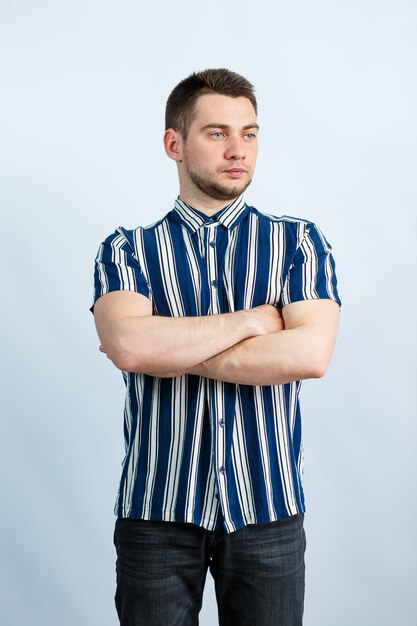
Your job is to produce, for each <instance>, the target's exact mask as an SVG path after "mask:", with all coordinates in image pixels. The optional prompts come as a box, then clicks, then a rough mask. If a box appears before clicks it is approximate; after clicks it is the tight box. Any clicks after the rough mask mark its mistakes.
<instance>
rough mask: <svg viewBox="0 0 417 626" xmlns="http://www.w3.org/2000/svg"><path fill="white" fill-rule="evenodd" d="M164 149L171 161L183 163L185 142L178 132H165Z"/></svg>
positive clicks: (172, 130) (169, 129) (169, 130)
mask: <svg viewBox="0 0 417 626" xmlns="http://www.w3.org/2000/svg"><path fill="white" fill-rule="evenodd" d="M164 148H165V152H166V153H167V155H168V156H169V158H170V159H173V160H174V161H177V162H178V163H181V161H182V148H183V140H182V137H181V135H180V133H179V132H178V131H176V130H174V129H173V128H168V130H166V131H165V132H164Z"/></svg>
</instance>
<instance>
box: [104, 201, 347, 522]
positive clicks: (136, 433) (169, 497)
mask: <svg viewBox="0 0 417 626" xmlns="http://www.w3.org/2000/svg"><path fill="white" fill-rule="evenodd" d="M117 290H128V291H135V292H138V293H140V294H143V295H144V296H146V297H148V298H149V299H150V300H151V302H152V307H153V314H154V315H162V316H172V317H178V316H196V315H214V314H216V313H228V312H233V311H237V310H242V309H247V308H252V307H255V306H258V305H261V304H265V303H268V304H272V305H274V306H277V307H279V308H283V307H285V306H286V305H287V304H289V303H292V302H296V301H300V300H310V299H318V298H327V299H331V300H335V301H336V302H338V303H339V304H340V300H339V296H338V294H337V287H336V277H335V270H334V261H333V257H332V254H331V247H330V245H329V244H328V243H327V241H326V239H325V238H324V236H323V234H322V233H321V231H320V230H319V228H318V227H317V226H316V225H314V224H313V223H311V222H308V221H305V220H300V219H295V218H291V217H273V216H270V215H266V214H264V213H261V212H260V211H258V210H256V209H255V208H253V207H250V206H248V205H246V204H245V202H244V200H243V197H240V198H238V199H237V200H235V201H234V202H233V203H232V204H230V205H228V206H227V207H225V208H224V209H223V210H222V211H219V212H218V213H217V214H216V215H214V216H213V217H211V218H209V217H208V216H206V215H204V214H203V213H201V212H199V211H197V210H195V209H193V208H192V207H190V206H188V205H187V204H185V203H184V202H182V201H181V200H179V199H177V200H176V202H175V207H174V209H173V210H172V211H170V212H169V213H168V214H167V215H166V216H165V217H164V218H163V219H162V220H160V221H158V222H156V223H155V224H152V225H151V226H147V227H144V228H142V227H139V228H136V229H135V230H126V229H124V228H118V229H117V230H116V231H115V233H114V234H112V235H110V236H109V237H108V238H107V239H106V240H105V241H104V242H103V243H102V244H101V246H100V249H99V251H98V254H97V258H96V263H95V293H94V301H96V300H97V298H99V297H100V296H102V295H103V294H105V293H108V292H111V291H117ZM123 377H124V381H125V384H126V400H125V410H124V437H125V446H126V455H125V458H124V462H123V469H122V476H121V481H120V488H119V492H118V496H117V501H116V506H115V513H116V515H117V516H119V517H132V518H140V519H146V520H162V521H176V522H189V523H193V524H197V525H200V526H202V527H204V528H206V529H208V530H217V529H220V528H223V529H225V530H226V532H232V531H235V530H237V529H239V528H242V527H244V526H245V525H247V524H253V523H258V524H260V523H267V522H270V521H275V520H278V519H282V518H284V517H286V516H289V515H294V514H296V513H301V512H304V510H305V507H304V493H303V487H302V461H303V450H302V435H301V418H300V407H299V393H300V386H301V383H300V382H299V381H295V382H292V383H289V384H285V385H274V386H250V385H237V384H231V383H224V382H221V381H216V380H210V379H206V378H203V377H198V376H191V375H183V376H178V377H176V378H157V377H152V376H148V375H145V374H141V373H130V372H123Z"/></svg>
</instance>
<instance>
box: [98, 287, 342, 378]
mask: <svg viewBox="0 0 417 626" xmlns="http://www.w3.org/2000/svg"><path fill="white" fill-rule="evenodd" d="M94 318H95V322H96V327H97V332H98V335H99V338H100V341H101V348H100V349H101V350H102V352H105V353H106V354H107V356H108V357H109V358H110V360H111V361H112V362H113V363H114V364H115V365H116V367H118V368H119V369H122V370H124V371H130V372H143V373H146V374H149V375H152V376H160V377H172V376H178V375H180V374H196V375H198V376H205V377H207V378H213V379H216V380H222V381H225V382H232V383H239V384H247V385H275V384H284V383H288V382H292V381H293V380H303V379H306V378H319V377H321V376H323V375H324V373H325V372H326V369H327V366H328V363H329V361H330V357H331V354H332V350H333V346H334V343H335V340H336V334H337V328H338V321H339V307H338V305H337V303H335V302H333V301H331V300H308V301H302V302H295V303H293V304H289V305H287V306H286V307H284V309H283V310H282V316H281V313H280V312H279V311H278V309H276V308H275V307H273V306H271V305H268V304H265V305H262V306H259V307H255V308H253V309H248V310H244V311H236V312H234V313H225V314H219V315H209V316H202V317H176V318H172V317H159V316H153V315H152V307H151V303H150V301H149V300H148V299H147V298H145V296H143V295H141V294H138V293H134V292H130V291H115V292H111V293H108V294H105V295H104V296H102V297H101V298H99V299H98V300H97V302H96V304H95V307H94Z"/></svg>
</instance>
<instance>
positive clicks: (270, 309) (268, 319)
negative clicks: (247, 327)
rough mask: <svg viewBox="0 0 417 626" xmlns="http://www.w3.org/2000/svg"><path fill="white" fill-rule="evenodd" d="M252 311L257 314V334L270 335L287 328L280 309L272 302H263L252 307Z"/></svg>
mask: <svg viewBox="0 0 417 626" xmlns="http://www.w3.org/2000/svg"><path fill="white" fill-rule="evenodd" d="M250 312H251V313H252V315H254V316H255V320H256V323H257V331H258V332H257V333H256V334H257V335H268V334H269V333H276V332H278V331H281V330H284V328H285V325H284V320H283V319H282V315H281V311H280V309H278V308H277V307H275V306H272V304H261V305H260V306H257V307H254V308H253V309H250Z"/></svg>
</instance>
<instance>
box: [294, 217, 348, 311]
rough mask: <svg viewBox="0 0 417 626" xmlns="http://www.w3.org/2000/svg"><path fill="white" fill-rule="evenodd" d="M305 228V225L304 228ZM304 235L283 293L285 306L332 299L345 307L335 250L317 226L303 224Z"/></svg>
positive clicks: (300, 240)
mask: <svg viewBox="0 0 417 626" xmlns="http://www.w3.org/2000/svg"><path fill="white" fill-rule="evenodd" d="M300 226H301V225H300ZM302 227H303V229H304V232H302V233H301V235H300V237H299V245H298V246H297V248H296V252H295V255H294V258H293V261H292V263H291V265H290V268H289V271H288V274H287V276H286V279H285V282H284V287H283V290H282V297H281V307H284V306H286V305H287V304H290V303H292V302H299V301H301V300H317V299H328V300H334V301H335V302H337V303H338V304H339V306H340V305H341V301H340V298H339V294H338V291H337V279H336V271H335V262H334V258H333V255H332V248H331V246H330V244H329V243H328V241H327V240H326V238H325V237H324V235H323V233H322V232H321V230H320V229H319V228H318V226H316V225H315V224H303V225H302Z"/></svg>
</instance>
